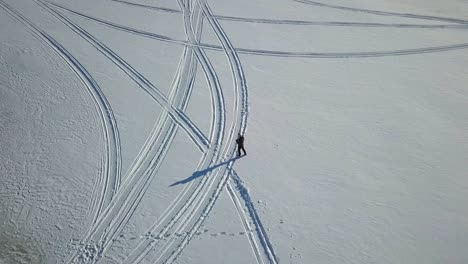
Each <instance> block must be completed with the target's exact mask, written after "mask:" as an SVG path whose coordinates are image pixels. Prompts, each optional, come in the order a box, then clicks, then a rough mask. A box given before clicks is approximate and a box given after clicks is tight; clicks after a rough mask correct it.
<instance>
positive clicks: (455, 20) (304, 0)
mask: <svg viewBox="0 0 468 264" xmlns="http://www.w3.org/2000/svg"><path fill="white" fill-rule="evenodd" d="M293 1H295V2H298V3H303V4H307V5H313V6H318V7H324V8H332V9H338V10H344V11H350V12H358V13H367V14H373V15H379V16H396V17H403V18H415V19H422V20H431V21H443V22H450V23H457V24H468V20H463V19H458V18H449V17H438V16H426V15H417V14H405V13H396V12H386V11H380V10H370V9H362V8H354V7H347V6H340V5H332V4H325V3H321V2H316V1H310V0H293Z"/></svg>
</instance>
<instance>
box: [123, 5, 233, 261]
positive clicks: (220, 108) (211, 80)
mask: <svg viewBox="0 0 468 264" xmlns="http://www.w3.org/2000/svg"><path fill="white" fill-rule="evenodd" d="M187 15H188V14H187ZM185 21H186V26H185V29H186V34H187V36H188V37H189V39H191V41H192V42H198V40H197V39H196V38H195V36H194V33H193V30H192V26H191V25H189V24H187V22H189V18H188V17H186V19H185ZM197 21H199V23H201V21H202V20H201V19H198V20H197ZM197 28H199V29H201V26H198V24H197ZM198 38H199V37H198ZM195 52H196V56H197V58H198V59H199V61H200V63H201V65H202V68H203V71H204V73H205V77H206V78H207V81H208V84H209V87H210V91H211V94H212V102H215V103H214V105H212V106H213V107H214V113H216V114H217V115H215V116H214V117H213V118H214V119H213V122H212V125H214V124H216V126H214V127H213V126H212V132H211V135H212V137H215V141H216V142H218V143H217V144H216V145H215V146H214V147H212V148H211V149H208V153H206V152H205V154H204V157H203V158H202V160H201V161H200V164H199V166H198V168H197V169H201V168H206V167H207V166H210V165H211V164H213V163H215V162H216V161H217V160H218V158H217V156H219V155H218V154H216V153H217V152H218V151H219V148H220V146H221V143H222V141H223V140H222V139H223V130H224V128H223V127H224V123H225V121H224V120H225V118H224V112H225V110H224V103H223V102H224V100H223V96H222V91H221V89H220V85H219V81H218V77H217V75H216V73H215V71H214V69H213V67H212V66H211V63H210V62H209V60H208V59H207V57H206V55H204V52H202V51H200V50H198V49H195ZM216 120H219V121H216ZM208 156H210V157H211V161H210V158H209V157H208ZM208 161H209V163H208V164H207V162H208ZM211 177H212V178H213V179H215V176H211ZM205 182H206V178H204V179H202V181H201V182H200V183H199V184H198V186H197V187H196V188H195V190H194V191H193V192H192V193H190V194H188V191H189V190H190V189H191V188H190V187H191V186H192V185H193V182H190V183H189V184H187V186H185V187H184V189H183V191H182V192H181V194H180V195H179V196H178V198H177V201H176V203H175V204H173V205H172V208H171V209H170V211H173V210H174V209H175V207H176V206H178V204H180V202H181V201H182V199H184V197H185V196H187V194H188V195H189V197H188V198H186V199H185V201H186V202H185V203H184V204H183V206H182V207H181V208H180V209H178V211H176V212H175V213H174V215H173V217H172V218H171V219H170V220H169V222H168V223H166V224H165V226H164V227H163V228H162V230H160V231H159V232H158V229H159V227H160V226H161V224H162V221H157V222H156V223H155V224H154V225H153V226H152V227H151V228H150V230H149V231H148V232H146V233H148V234H153V233H156V232H158V234H157V235H156V237H163V236H165V235H166V234H168V233H169V231H170V230H171V228H172V227H173V226H174V225H175V224H176V223H177V221H179V219H181V218H183V217H184V214H186V212H187V210H190V206H192V204H193V202H194V200H195V199H197V196H198V195H199V194H200V192H202V188H203V187H204V186H205V185H206V184H205ZM162 220H164V219H162ZM156 244H157V243H152V241H149V240H146V239H142V241H140V243H139V245H138V246H137V247H136V248H135V249H134V250H133V251H132V253H131V254H130V255H129V256H128V257H127V259H126V260H125V263H138V262H140V261H141V260H143V258H145V257H146V255H147V254H148V253H149V251H150V250H151V249H152V248H153V247H154V246H155V245H156Z"/></svg>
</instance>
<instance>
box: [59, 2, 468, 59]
mask: <svg viewBox="0 0 468 264" xmlns="http://www.w3.org/2000/svg"><path fill="white" fill-rule="evenodd" d="M58 7H60V8H62V9H64V10H66V11H68V12H70V13H72V14H74V15H77V16H80V17H83V18H86V19H88V20H92V21H94V22H96V23H99V24H102V25H105V26H108V27H110V28H113V29H116V30H121V31H124V32H128V33H130V34H135V35H139V36H142V37H147V38H152V39H156V40H159V41H165V42H169V43H175V44H179V45H188V46H191V47H194V44H190V43H187V42H186V41H182V40H176V39H172V38H169V37H167V36H163V35H159V34H156V33H152V32H147V31H143V30H138V29H135V28H131V27H127V26H123V25H119V24H116V23H112V22H109V21H105V20H102V19H99V18H95V17H92V16H88V15H84V14H81V13H79V12H76V11H73V10H71V9H68V8H66V7H62V6H58ZM196 46H198V47H200V48H203V49H209V50H216V51H222V50H223V48H222V47H221V46H217V45H212V44H205V43H200V44H197V45H196ZM467 48H468V43H459V44H453V45H444V46H434V47H423V48H413V49H400V50H388V51H367V52H366V51H363V52H307V51H277V50H263V49H247V48H236V52H237V53H240V54H249V55H255V56H272V57H284V58H290V57H295V58H316V59H359V58H375V57H392V56H408V55H418V54H426V53H437V52H447V51H455V50H461V49H467Z"/></svg>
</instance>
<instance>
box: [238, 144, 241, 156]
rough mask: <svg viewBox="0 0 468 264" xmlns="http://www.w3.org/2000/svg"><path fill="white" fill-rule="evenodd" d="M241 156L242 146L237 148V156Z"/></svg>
mask: <svg viewBox="0 0 468 264" xmlns="http://www.w3.org/2000/svg"><path fill="white" fill-rule="evenodd" d="M240 155H241V146H239V145H238V146H237V156H240Z"/></svg>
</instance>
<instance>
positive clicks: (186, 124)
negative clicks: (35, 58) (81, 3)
mask: <svg viewBox="0 0 468 264" xmlns="http://www.w3.org/2000/svg"><path fill="white" fill-rule="evenodd" d="M41 2H43V1H41ZM43 4H44V5H45V6H47V7H49V8H48V10H51V11H52V12H53V13H54V14H55V15H56V16H58V17H60V20H61V21H62V22H64V23H65V24H66V25H67V26H68V27H69V28H71V29H72V30H73V31H75V32H76V33H77V34H78V35H80V36H81V37H82V38H84V39H85V40H87V41H88V42H89V43H90V44H92V45H93V46H94V47H95V48H96V49H98V50H99V51H100V52H101V53H102V54H104V55H105V56H106V57H107V58H108V59H109V60H111V61H112V62H113V63H114V64H115V65H116V66H117V67H119V68H120V69H121V70H122V71H124V73H126V74H127V75H128V76H129V77H130V78H131V79H132V80H134V81H135V82H136V83H137V84H138V85H139V86H140V87H141V88H142V89H143V90H144V91H145V92H146V93H148V94H149V95H150V96H151V97H152V98H153V99H154V100H155V101H156V102H157V103H159V104H160V105H161V107H163V109H164V110H165V111H167V112H169V115H170V117H171V118H172V119H173V120H174V121H175V122H176V123H177V124H178V125H179V126H181V127H182V128H183V129H184V131H185V132H186V133H187V134H188V136H189V137H190V138H191V139H192V141H193V142H194V143H195V144H196V145H197V146H198V148H199V149H203V146H205V147H206V146H207V145H209V142H208V140H207V138H206V137H205V136H204V135H203V133H202V132H201V131H200V129H199V128H198V127H197V126H196V125H195V124H193V123H192V121H191V120H190V119H189V118H188V117H187V116H186V115H185V114H184V113H183V112H182V111H180V109H177V108H175V107H174V106H172V105H171V104H170V103H169V102H168V101H167V99H166V98H165V96H164V95H163V94H162V93H161V92H160V91H159V90H158V89H157V88H156V87H155V86H154V85H153V84H152V83H151V82H150V81H149V80H148V79H146V78H145V77H144V76H143V75H142V74H141V73H139V72H138V71H137V70H136V69H135V68H133V67H132V66H131V65H130V64H128V63H127V62H126V61H125V60H124V59H122V58H121V57H120V56H119V55H118V54H116V53H115V52H113V51H112V50H111V49H110V48H108V47H107V46H106V45H105V44H103V43H102V42H100V41H99V40H97V39H96V38H95V37H94V36H92V35H91V34H90V33H88V32H87V31H86V30H84V29H83V28H81V27H80V26H78V25H77V24H75V23H73V22H72V21H71V20H70V19H68V18H67V17H65V16H64V15H63V14H61V13H60V12H59V11H57V10H56V9H55V8H54V7H50V5H51V6H55V7H58V8H60V9H64V10H68V9H66V8H64V7H62V6H60V5H57V4H54V3H51V2H46V3H44V2H43Z"/></svg>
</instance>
